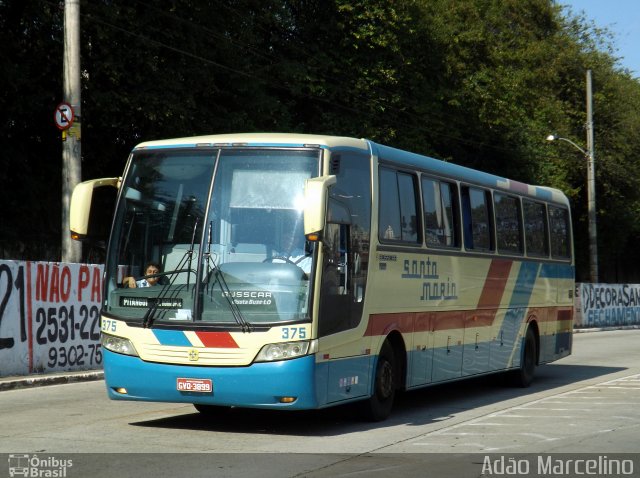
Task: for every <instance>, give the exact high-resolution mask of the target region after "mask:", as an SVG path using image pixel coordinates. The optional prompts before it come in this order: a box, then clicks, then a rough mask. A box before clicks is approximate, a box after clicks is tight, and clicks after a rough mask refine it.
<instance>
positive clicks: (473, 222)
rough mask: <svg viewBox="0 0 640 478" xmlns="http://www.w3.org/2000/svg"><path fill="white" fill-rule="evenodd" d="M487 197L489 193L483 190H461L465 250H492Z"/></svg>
mask: <svg viewBox="0 0 640 478" xmlns="http://www.w3.org/2000/svg"><path fill="white" fill-rule="evenodd" d="M488 197H489V192H488V191H485V190H483V189H478V188H472V187H464V188H463V189H462V212H463V223H464V246H465V248H467V249H470V250H479V251H491V250H493V245H492V233H491V220H490V217H491V216H490V209H489V206H490V203H489V200H488Z"/></svg>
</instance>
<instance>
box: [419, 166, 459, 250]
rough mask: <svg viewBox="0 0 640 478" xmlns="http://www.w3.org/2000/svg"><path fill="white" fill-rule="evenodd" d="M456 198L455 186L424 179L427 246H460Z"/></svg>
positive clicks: (423, 196) (423, 200)
mask: <svg viewBox="0 0 640 478" xmlns="http://www.w3.org/2000/svg"><path fill="white" fill-rule="evenodd" d="M455 197H456V189H455V185H453V184H451V183H447V182H444V181H442V182H441V181H437V180H434V179H429V178H422V203H423V209H424V235H425V240H426V242H427V246H437V247H459V246H460V240H459V239H458V224H457V223H458V214H457V210H456V206H457V204H456V203H455V199H454V198H455Z"/></svg>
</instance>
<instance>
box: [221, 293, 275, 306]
mask: <svg viewBox="0 0 640 478" xmlns="http://www.w3.org/2000/svg"><path fill="white" fill-rule="evenodd" d="M222 297H231V298H232V299H233V302H235V303H236V304H237V305H271V304H272V303H273V302H272V298H273V294H272V293H271V292H269V291H264V290H233V291H229V292H222Z"/></svg>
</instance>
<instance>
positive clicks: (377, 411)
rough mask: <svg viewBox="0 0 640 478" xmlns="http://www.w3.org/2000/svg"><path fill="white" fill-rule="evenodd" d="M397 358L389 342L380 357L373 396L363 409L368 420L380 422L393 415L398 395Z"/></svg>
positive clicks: (385, 344)
mask: <svg viewBox="0 0 640 478" xmlns="http://www.w3.org/2000/svg"><path fill="white" fill-rule="evenodd" d="M396 370H397V368H396V364H395V356H394V353H393V348H392V347H391V345H390V344H389V342H385V343H384V345H383V346H382V350H380V355H378V364H377V366H376V376H375V382H374V384H373V395H372V396H371V397H370V398H369V399H368V400H367V401H366V402H365V406H364V409H363V412H364V417H365V418H366V419H367V420H370V421H375V422H379V421H382V420H384V419H386V418H387V417H388V416H389V415H390V414H391V409H392V408H393V400H394V398H395V394H396V382H397V373H396Z"/></svg>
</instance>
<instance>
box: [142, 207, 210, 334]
mask: <svg viewBox="0 0 640 478" xmlns="http://www.w3.org/2000/svg"><path fill="white" fill-rule="evenodd" d="M197 228H198V218H196V221H195V224H194V226H193V232H192V234H191V245H190V246H189V250H188V251H185V253H184V255H183V256H182V258H181V259H180V262H179V263H178V266H177V267H176V269H174V270H172V271H165V272H159V273H157V274H152V275H149V276H145V279H146V278H147V277H162V276H165V277H166V276H169V275H170V276H172V279H171V281H170V282H169V283H168V284H165V285H163V286H162V289H161V290H160V293H159V294H158V295H157V296H156V298H155V299H154V300H153V303H152V304H151V306H150V307H149V308H148V309H147V311H146V312H145V314H144V317H143V318H142V327H143V328H145V329H146V328H149V327H151V325H152V324H153V321H154V320H155V315H156V312H157V310H158V307H160V304H161V303H162V301H163V300H164V299H166V298H167V292H169V291H170V290H171V286H172V285H173V284H174V283H175V281H176V279H177V277H178V275H179V274H182V273H185V272H186V273H187V284H186V286H185V287H186V288H187V289H188V288H189V280H190V277H191V273H192V272H193V273H194V274H195V273H196V271H194V270H193V269H192V268H191V265H192V262H193V249H194V244H195V238H196V229H197ZM185 266H187V267H186V268H185ZM173 293H174V294H175V295H174V297H177V295H178V290H177V289H176V290H175V291H174V292H173ZM169 298H173V297H169ZM165 313H166V312H165Z"/></svg>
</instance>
